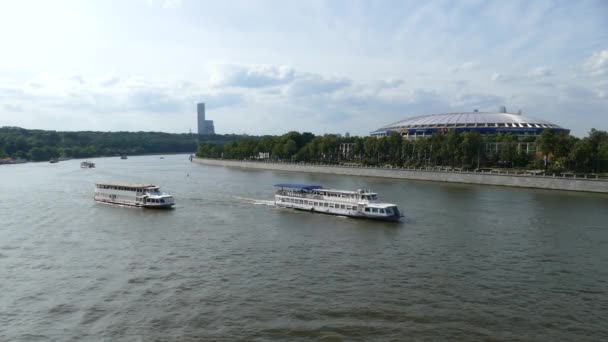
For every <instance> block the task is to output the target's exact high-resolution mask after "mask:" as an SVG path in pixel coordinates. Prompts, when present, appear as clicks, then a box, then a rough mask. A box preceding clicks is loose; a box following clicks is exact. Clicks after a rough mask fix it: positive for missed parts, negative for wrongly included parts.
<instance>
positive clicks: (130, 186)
mask: <svg viewBox="0 0 608 342" xmlns="http://www.w3.org/2000/svg"><path fill="white" fill-rule="evenodd" d="M96 185H107V186H122V187H125V188H142V189H149V188H158V187H157V186H156V185H154V184H137V183H96Z"/></svg>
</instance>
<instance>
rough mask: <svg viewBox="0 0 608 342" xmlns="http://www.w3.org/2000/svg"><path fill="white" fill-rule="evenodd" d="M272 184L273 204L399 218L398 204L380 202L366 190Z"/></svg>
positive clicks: (389, 219)
mask: <svg viewBox="0 0 608 342" xmlns="http://www.w3.org/2000/svg"><path fill="white" fill-rule="evenodd" d="M275 186H276V187H277V188H278V190H277V191H276V193H275V195H274V204H275V206H277V207H281V208H293V209H298V210H306V211H311V212H318V213H324V214H332V215H340V216H348V217H355V218H366V219H373V220H383V221H399V219H400V218H401V217H403V215H401V212H400V211H399V209H398V208H397V205H395V204H392V203H384V202H380V201H379V200H378V194H377V193H374V192H370V191H368V190H356V191H348V190H332V189H324V188H323V187H322V186H321V185H310V184H275Z"/></svg>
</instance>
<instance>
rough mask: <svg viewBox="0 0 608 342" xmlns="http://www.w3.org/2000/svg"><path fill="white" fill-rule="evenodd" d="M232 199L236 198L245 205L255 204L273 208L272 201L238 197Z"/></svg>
mask: <svg viewBox="0 0 608 342" xmlns="http://www.w3.org/2000/svg"><path fill="white" fill-rule="evenodd" d="M233 198H236V199H237V200H240V201H243V202H246V203H251V204H255V205H267V206H271V207H274V201H267V200H261V199H257V198H248V197H239V196H233Z"/></svg>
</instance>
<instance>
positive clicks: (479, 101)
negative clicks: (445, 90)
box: [452, 94, 507, 111]
mask: <svg viewBox="0 0 608 342" xmlns="http://www.w3.org/2000/svg"><path fill="white" fill-rule="evenodd" d="M506 102H507V101H506V99H505V98H504V97H502V96H498V95H493V94H463V95H460V96H459V97H458V98H457V99H456V100H455V101H453V102H452V105H453V106H456V107H459V108H465V109H466V110H467V111H472V110H474V109H488V108H493V109H497V108H498V106H500V105H503V104H505V103H506ZM467 108H468V109H467Z"/></svg>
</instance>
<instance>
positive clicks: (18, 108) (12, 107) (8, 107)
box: [3, 103, 23, 113]
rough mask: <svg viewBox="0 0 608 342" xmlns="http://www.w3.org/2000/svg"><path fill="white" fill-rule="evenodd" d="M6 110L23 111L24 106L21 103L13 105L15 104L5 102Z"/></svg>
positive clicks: (12, 111)
mask: <svg viewBox="0 0 608 342" xmlns="http://www.w3.org/2000/svg"><path fill="white" fill-rule="evenodd" d="M3 108H4V111H5V112H9V113H21V112H23V107H22V106H20V105H13V104H8V103H7V104H5V105H4V106H3Z"/></svg>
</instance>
